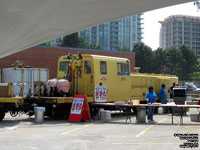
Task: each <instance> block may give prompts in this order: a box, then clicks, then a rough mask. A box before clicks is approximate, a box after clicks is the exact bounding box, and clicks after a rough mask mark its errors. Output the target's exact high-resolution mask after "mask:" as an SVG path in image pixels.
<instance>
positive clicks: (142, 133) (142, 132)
mask: <svg viewBox="0 0 200 150" xmlns="http://www.w3.org/2000/svg"><path fill="white" fill-rule="evenodd" d="M167 119H168V117H166V118H164V119H162V120H160V121H159V122H157V123H156V124H154V125H152V126H150V127H148V128H146V129H144V130H143V131H141V132H140V133H139V134H137V135H136V136H135V137H137V138H138V137H141V136H142V135H144V134H145V133H147V132H148V131H149V130H150V129H151V128H153V127H154V126H155V125H157V124H160V123H162V122H164V121H165V120H167Z"/></svg>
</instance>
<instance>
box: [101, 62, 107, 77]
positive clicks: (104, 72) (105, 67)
mask: <svg viewBox="0 0 200 150" xmlns="http://www.w3.org/2000/svg"><path fill="white" fill-rule="evenodd" d="M100 73H101V74H107V66H106V61H100Z"/></svg>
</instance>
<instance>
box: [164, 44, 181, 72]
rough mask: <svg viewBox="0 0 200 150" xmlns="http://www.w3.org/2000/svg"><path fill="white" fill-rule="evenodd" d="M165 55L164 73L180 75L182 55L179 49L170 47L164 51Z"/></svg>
mask: <svg viewBox="0 0 200 150" xmlns="http://www.w3.org/2000/svg"><path fill="white" fill-rule="evenodd" d="M165 53H166V54H165V55H166V68H167V69H166V73H167V74H173V75H180V65H181V63H182V53H181V51H180V49H177V48H174V47H171V48H169V49H166V50H165Z"/></svg>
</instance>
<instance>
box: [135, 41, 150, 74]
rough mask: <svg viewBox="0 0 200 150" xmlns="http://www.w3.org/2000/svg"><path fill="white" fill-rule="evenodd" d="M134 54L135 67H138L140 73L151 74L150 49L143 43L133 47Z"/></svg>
mask: <svg viewBox="0 0 200 150" xmlns="http://www.w3.org/2000/svg"><path fill="white" fill-rule="evenodd" d="M134 52H135V53H136V67H140V68H141V70H140V72H142V73H144V72H146V73H152V72H153V69H152V56H153V52H152V49H151V48H150V47H149V46H147V45H145V44H144V43H137V44H135V45H134Z"/></svg>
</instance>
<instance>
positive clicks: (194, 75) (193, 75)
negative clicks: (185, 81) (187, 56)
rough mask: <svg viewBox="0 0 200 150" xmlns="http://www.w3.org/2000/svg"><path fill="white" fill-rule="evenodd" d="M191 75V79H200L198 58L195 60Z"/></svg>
mask: <svg viewBox="0 0 200 150" xmlns="http://www.w3.org/2000/svg"><path fill="white" fill-rule="evenodd" d="M191 76H192V80H200V59H198V60H197V63H196V65H195V72H193V73H192V75H191Z"/></svg>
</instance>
